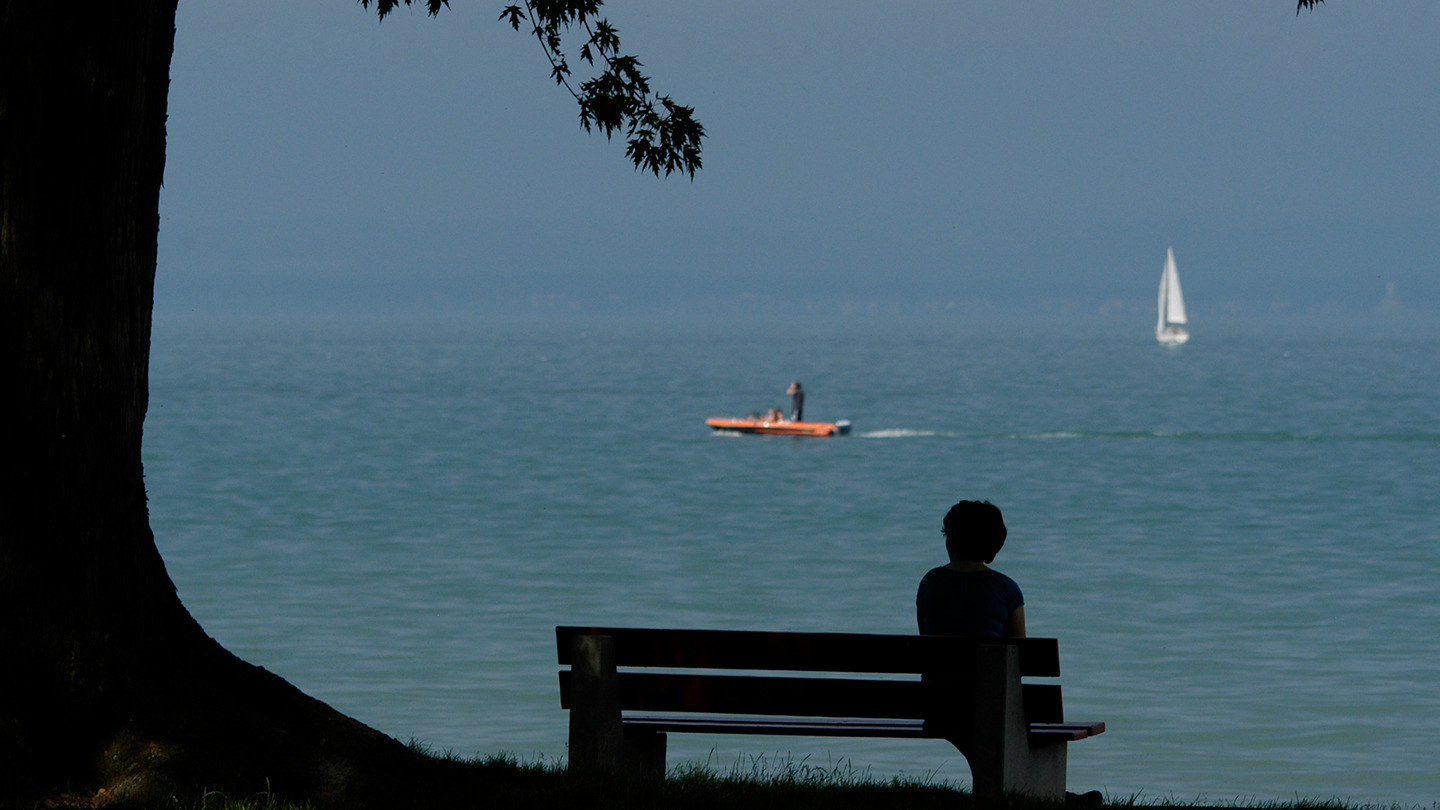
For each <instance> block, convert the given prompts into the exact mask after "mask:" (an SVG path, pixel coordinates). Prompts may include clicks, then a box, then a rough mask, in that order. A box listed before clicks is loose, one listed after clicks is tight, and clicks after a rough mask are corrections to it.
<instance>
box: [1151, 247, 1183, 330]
mask: <svg viewBox="0 0 1440 810" xmlns="http://www.w3.org/2000/svg"><path fill="white" fill-rule="evenodd" d="M1158 308H1159V320H1157V321H1156V322H1155V339H1156V340H1158V341H1159V342H1160V344H1161V345H1163V346H1179V345H1180V344H1181V343H1184V342H1185V341H1187V340H1189V339H1190V333H1189V332H1188V331H1186V330H1185V299H1184V297H1182V296H1181V295H1180V272H1179V271H1178V270H1176V269H1175V250H1174V249H1173V248H1165V270H1164V271H1163V272H1162V273H1161V274H1160V305H1159V307H1158Z"/></svg>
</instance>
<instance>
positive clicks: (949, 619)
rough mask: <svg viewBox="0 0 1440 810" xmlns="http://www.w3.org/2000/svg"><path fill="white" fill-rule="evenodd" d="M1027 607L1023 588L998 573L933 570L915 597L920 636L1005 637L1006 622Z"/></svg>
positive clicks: (946, 569) (948, 569) (921, 584)
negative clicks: (1017, 611)
mask: <svg viewBox="0 0 1440 810" xmlns="http://www.w3.org/2000/svg"><path fill="white" fill-rule="evenodd" d="M1023 604H1025V597H1024V596H1023V595H1022V594H1021V593H1020V586H1019V585H1016V584H1015V580H1013V579H1011V578H1010V577H1007V576H1005V575H1004V574H1002V573H1000V572H999V571H992V570H989V569H986V570H984V571H956V570H954V569H952V568H946V567H944V566H941V567H939V568H932V569H930V572H929V573H928V574H926V575H925V578H924V579H921V580H920V590H919V591H918V592H917V593H916V594H915V606H916V607H917V608H918V609H919V617H920V633H921V634H922V635H927V636H986V637H994V638H1000V637H1003V636H1004V635H1005V622H1006V621H1008V620H1009V619H1010V614H1012V613H1014V612H1015V609H1016V608H1018V607H1020V606H1021V605H1023Z"/></svg>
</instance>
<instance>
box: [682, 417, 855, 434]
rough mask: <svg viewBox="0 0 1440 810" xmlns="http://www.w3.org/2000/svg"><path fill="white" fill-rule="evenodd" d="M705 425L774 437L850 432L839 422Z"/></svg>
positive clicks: (752, 421) (739, 421)
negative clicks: (766, 434)
mask: <svg viewBox="0 0 1440 810" xmlns="http://www.w3.org/2000/svg"><path fill="white" fill-rule="evenodd" d="M705 424H707V425H709V426H710V427H712V428H715V429H716V430H725V431H731V432H734V433H768V434H772V435H776V436H841V435H844V434H846V433H849V432H850V423H849V422H846V421H844V420H841V421H839V422H791V421H789V420H779V421H775V422H771V421H768V420H765V419H724V418H720V417H716V418H712V419H706V420H705Z"/></svg>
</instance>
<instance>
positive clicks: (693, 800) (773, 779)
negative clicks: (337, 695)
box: [167, 757, 1413, 810]
mask: <svg viewBox="0 0 1440 810" xmlns="http://www.w3.org/2000/svg"><path fill="white" fill-rule="evenodd" d="M467 767H472V768H475V769H476V775H477V782H478V783H480V784H483V785H485V790H484V795H478V796H476V797H475V801H474V803H473V805H472V806H474V807H476V808H486V810H509V809H510V808H515V809H516V810H519V809H520V808H524V809H525V810H552V808H553V810H576V808H583V809H584V810H612V809H613V810H622V809H623V810H637V808H646V809H648V808H676V809H677V810H679V809H682V808H683V809H684V810H930V808H934V809H935V810H941V808H943V809H944V810H1030V809H1031V808H1033V809H1034V810H1054V808H1063V807H1065V806H1066V805H1065V804H1062V803H1059V802H1042V801H1036V800H1032V799H1024V798H1020V797H1005V798H985V799H981V798H976V797H975V796H972V795H971V794H970V793H969V792H968V791H965V790H961V789H960V788H958V787H956V786H955V785H952V784H949V783H943V782H941V783H931V782H926V781H916V780H902V779H892V780H888V781H877V780H874V779H871V778H869V776H868V775H867V774H864V773H857V772H855V771H853V770H851V769H848V768H847V767H845V766H843V765H842V766H839V767H831V768H823V767H815V766H811V765H808V764H806V763H803V762H802V763H794V762H780V763H762V762H754V763H750V764H749V765H747V766H737V767H735V768H732V769H730V771H729V772H728V773H719V772H717V771H715V770H713V769H711V768H708V767H704V766H688V767H687V766H681V767H680V768H678V769H675V770H672V771H671V772H670V773H669V774H668V775H667V776H666V778H663V779H661V778H658V777H654V776H644V775H633V774H618V773H579V772H577V773H572V772H570V771H569V770H567V769H566V768H565V767H564V766H563V765H562V764H558V763H522V762H519V761H517V760H514V759H511V758H507V757H491V758H487V759H483V760H477V761H474V762H472V763H469V764H468V765H467ZM1089 806H1102V807H1124V808H1130V810H1143V809H1144V808H1185V807H1188V808H1245V810H1407V809H1406V808H1400V807H1398V806H1390V805H1355V804H1347V803H1343V802H1338V801H1305V800H1298V801H1294V802H1244V801H1243V800H1238V801H1236V802H1233V803H1232V802H1223V801H1222V802H1217V803H1208V802H1185V801H1177V800H1169V799H1157V798H1155V797H1144V796H1119V797H1117V796H1106V797H1104V800H1103V803H1102V804H1100V805H1094V804H1090V805H1089ZM167 810H309V808H306V807H305V806H303V805H294V804H289V803H286V802H283V801H279V800H277V799H276V798H275V797H273V796H270V795H263V794H262V795H259V796H251V797H243V798H237V797H232V796H223V795H220V794H214V793H211V794H207V795H205V796H203V797H199V798H196V799H193V800H179V799H177V800H175V801H174V802H173V803H171V804H169V805H168V808H167ZM1408 810H1413V808H1412V809H1408Z"/></svg>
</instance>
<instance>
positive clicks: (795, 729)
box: [624, 715, 1105, 747]
mask: <svg viewBox="0 0 1440 810" xmlns="http://www.w3.org/2000/svg"><path fill="white" fill-rule="evenodd" d="M624 725H625V727H626V728H632V729H643V730H646V731H668V732H674V733H692V734H768V735H787V736H800V737H811V736H813V737H895V738H913V739H940V738H941V737H942V736H943V735H942V734H941V733H940V732H937V731H933V730H927V729H926V728H925V723H924V721H921V720H807V719H804V718H786V719H783V720H773V719H769V718H756V717H705V718H697V717H695V716H694V715H673V716H667V715H637V716H633V717H627V718H625V720H624ZM1029 731H1030V733H1029V737H1030V744H1031V745H1032V746H1036V747H1038V746H1043V745H1049V744H1053V743H1057V742H1074V741H1076V740H1083V739H1085V738H1087V737H1094V736H1095V735H1097V734H1103V733H1104V732H1105V724H1104V723H1031V724H1030V730H1029Z"/></svg>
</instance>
